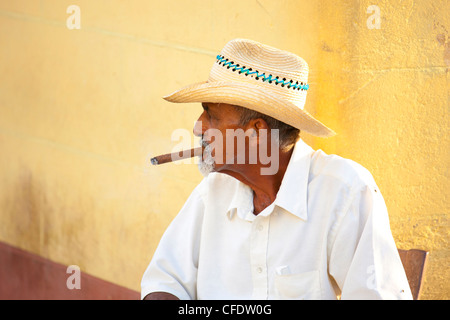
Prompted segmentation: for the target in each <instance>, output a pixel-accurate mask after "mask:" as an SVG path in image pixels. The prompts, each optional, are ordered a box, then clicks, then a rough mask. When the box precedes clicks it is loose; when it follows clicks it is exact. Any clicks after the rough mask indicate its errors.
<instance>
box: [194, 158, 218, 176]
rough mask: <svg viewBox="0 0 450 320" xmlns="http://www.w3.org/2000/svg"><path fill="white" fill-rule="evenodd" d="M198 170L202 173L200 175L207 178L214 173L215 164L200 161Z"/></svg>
mask: <svg viewBox="0 0 450 320" xmlns="http://www.w3.org/2000/svg"><path fill="white" fill-rule="evenodd" d="M198 170H199V171H200V173H201V174H202V175H203V176H204V177H207V176H208V175H209V174H210V173H211V172H214V171H215V169H214V163H211V164H210V163H206V162H203V161H200V162H199V163H198Z"/></svg>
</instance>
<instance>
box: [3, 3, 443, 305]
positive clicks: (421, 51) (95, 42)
mask: <svg viewBox="0 0 450 320" xmlns="http://www.w3.org/2000/svg"><path fill="white" fill-rule="evenodd" d="M71 4H76V5H78V6H79V7H80V9H81V11H80V13H81V15H80V17H81V29H79V30H77V29H74V30H69V29H68V28H67V25H66V19H67V18H68V17H69V16H70V14H68V13H66V9H67V7H68V6H69V5H71ZM372 4H375V5H377V6H378V7H379V8H380V14H381V23H380V29H369V28H368V26H367V23H366V21H367V19H368V18H369V17H370V16H371V14H370V13H367V12H366V10H367V7H369V6H370V5H372ZM448 12H450V6H449V2H448V1H446V0H440V1H438V0H435V1H427V0H420V1H419V0H417V1H413V0H409V1H356V0H353V1H331V0H327V1H307V0H276V1H275V0H270V1H269V0H256V1H250V0H226V1H224V0H221V1H218V0H196V1H192V0H190V1H187V0H177V1H174V0H173V1H167V0H166V1H154V0H151V1H148V0H139V1H138V0H132V1H119V0H103V1H101V0H84V1H75V0H70V1H65V0H41V1H38V0H15V1H8V0H0V48H1V50H0V74H1V77H0V154H1V157H0V175H1V179H0V221H1V223H0V241H4V242H7V243H9V244H13V245H15V246H18V247H20V248H23V249H26V250H29V251H31V252H34V253H37V254H39V255H41V256H43V257H45V258H48V259H51V260H53V261H56V262H60V263H63V264H67V265H69V264H76V265H78V266H80V268H81V270H82V271H84V272H87V273H90V274H92V275H95V276H97V277H100V278H103V279H105V280H108V281H112V282H114V283H117V284H120V285H123V286H126V287H129V288H131V289H135V290H139V283H140V278H141V276H142V273H143V271H144V270H145V268H146V266H147V264H148V262H149V259H150V258H151V255H152V253H153V251H154V249H155V248H156V245H157V244H158V241H159V239H160V237H161V234H162V232H163V231H164V230H165V228H166V226H167V225H168V223H169V222H170V221H171V220H172V218H173V217H174V216H175V215H176V213H177V212H178V210H179V209H180V208H181V206H182V205H183V203H184V201H185V199H186V198H187V196H188V195H189V194H190V192H191V191H192V189H193V188H194V187H195V185H196V184H197V183H198V182H199V181H200V179H201V176H200V174H199V173H198V172H197V168H196V166H195V165H174V164H171V165H165V166H161V167H150V165H149V158H150V155H155V154H159V153H165V152H167V151H170V150H172V148H173V147H174V146H175V145H176V144H177V143H178V142H179V141H171V134H172V132H173V130H175V129H177V128H185V129H188V130H191V128H192V125H193V123H194V121H195V120H196V118H197V116H198V115H199V112H200V110H201V108H200V107H199V105H195V104H193V105H185V106H182V105H172V104H170V103H168V102H165V101H164V100H162V99H161V97H162V96H163V95H165V94H168V93H170V92H171V91H172V90H175V89H177V88H178V87H180V86H182V85H185V84H189V83H191V82H195V81H201V80H203V79H206V78H207V75H208V72H209V68H210V67H211V66H212V64H213V61H214V57H215V55H216V54H217V52H218V51H220V49H221V48H222V47H223V45H224V44H225V43H226V42H227V41H228V40H230V39H232V38H235V37H244V38H250V39H254V40H257V41H261V42H264V43H267V44H270V45H273V46H276V47H279V48H282V49H285V50H289V51H292V52H295V53H297V54H299V55H300V56H302V57H303V58H305V60H306V61H308V63H309V65H310V69H311V70H310V72H311V74H310V84H311V86H310V90H309V91H308V92H309V93H308V94H309V96H308V102H307V109H308V110H309V111H311V112H312V113H313V114H315V115H316V116H317V117H318V118H319V119H321V120H323V121H324V122H325V123H326V124H328V125H329V126H330V127H332V128H333V129H334V130H335V131H337V132H338V136H336V137H335V138H331V139H328V140H324V139H315V138H313V137H310V136H306V135H305V136H304V138H305V140H306V141H307V142H308V143H310V144H311V145H313V146H314V147H315V148H321V149H323V150H325V151H326V152H328V153H337V154H339V155H342V156H344V157H349V158H351V159H354V160H356V161H357V162H359V163H361V164H362V165H364V166H365V167H367V168H368V169H369V170H370V171H371V172H372V173H373V175H374V177H375V179H376V180H377V182H378V184H379V187H380V189H381V191H382V192H383V194H384V197H385V200H386V203H387V206H388V209H389V212H390V219H391V227H392V232H393V234H394V237H395V239H396V241H397V244H398V246H399V247H402V248H405V249H408V248H421V249H426V250H429V251H430V257H429V267H428V272H427V274H426V278H425V284H424V292H423V296H422V297H423V298H424V299H449V298H450V288H449V281H448V280H449V272H448V265H449V261H450V259H449V258H450V257H449V250H448V238H449V229H448V218H447V213H448V207H449V202H448V191H447V190H449V188H450V185H449V173H448V169H447V165H448V162H449V159H450V156H449V139H448V136H447V133H448V131H449V119H448V112H449V106H448V100H449V98H448V97H449V95H448V94H449V92H448V90H449V86H448V77H449V73H448V67H449V64H450V62H449V60H450V52H449V51H450V40H449V32H448V30H450V18H449V15H448Z"/></svg>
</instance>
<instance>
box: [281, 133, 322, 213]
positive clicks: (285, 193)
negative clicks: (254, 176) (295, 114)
mask: <svg viewBox="0 0 450 320" xmlns="http://www.w3.org/2000/svg"><path fill="white" fill-rule="evenodd" d="M313 151H314V150H313V149H312V148H311V147H310V146H308V145H307V144H306V143H305V142H303V141H302V140H299V141H298V142H297V143H296V144H295V147H294V151H293V153H292V156H291V159H290V161H289V164H288V167H287V169H286V172H285V174H284V177H283V181H282V182H281V186H280V190H278V193H277V197H276V199H275V205H277V206H278V207H281V208H283V209H284V210H286V211H288V212H290V213H292V214H293V215H295V216H297V217H299V218H300V219H303V220H305V221H306V220H307V218H308V210H307V208H308V179H309V167H310V164H311V155H312V153H313Z"/></svg>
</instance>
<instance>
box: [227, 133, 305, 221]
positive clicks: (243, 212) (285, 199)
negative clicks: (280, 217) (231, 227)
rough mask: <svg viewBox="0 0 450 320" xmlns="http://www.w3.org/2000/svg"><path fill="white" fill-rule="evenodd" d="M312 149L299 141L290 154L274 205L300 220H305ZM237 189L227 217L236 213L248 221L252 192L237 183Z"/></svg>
mask: <svg viewBox="0 0 450 320" xmlns="http://www.w3.org/2000/svg"><path fill="white" fill-rule="evenodd" d="M312 152H313V149H312V148H311V147H310V146H308V145H307V144H306V143H304V142H303V141H302V140H299V141H298V142H297V143H296V144H295V146H294V151H293V152H292V156H291V159H290V160H289V164H288V167H287V169H286V172H285V174H284V177H283V181H282V182H281V186H280V190H278V193H277V197H276V199H275V201H274V204H275V205H276V206H278V207H280V208H282V209H284V210H286V211H288V212H290V213H291V214H293V215H295V216H297V217H299V218H300V219H303V220H305V221H306V220H307V217H308V214H307V208H308V203H307V196H308V193H307V191H308V178H309V167H310V163H311V154H312ZM237 184H238V186H237V188H236V191H235V193H234V195H233V198H232V199H231V201H230V205H229V206H228V210H227V215H228V218H229V219H232V218H233V216H234V214H235V213H237V214H238V216H239V217H240V218H242V219H245V220H249V218H248V217H249V213H251V212H252V211H253V191H252V189H251V188H250V187H249V186H247V185H245V184H244V183H242V182H240V181H237Z"/></svg>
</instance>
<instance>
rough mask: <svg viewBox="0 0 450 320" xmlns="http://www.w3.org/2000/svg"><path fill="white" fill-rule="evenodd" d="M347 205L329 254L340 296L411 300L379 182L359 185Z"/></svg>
mask: <svg viewBox="0 0 450 320" xmlns="http://www.w3.org/2000/svg"><path fill="white" fill-rule="evenodd" d="M346 207H347V208H348V210H346V212H344V214H343V215H342V217H341V219H340V221H339V220H338V227H337V228H336V232H335V236H334V239H333V240H334V241H333V242H332V246H331V250H330V256H329V273H330V275H331V276H332V277H333V278H334V280H335V281H336V283H337V285H338V286H339V288H340V290H341V299H412V294H411V290H410V288H409V284H408V280H407V278H406V274H405V271H404V269H403V265H402V262H401V260H400V256H399V254H398V250H397V247H396V245H395V242H394V239H393V237H392V233H391V230H390V226H389V217H388V213H387V209H386V205H385V202H384V199H383V197H382V195H381V194H380V191H379V190H378V188H377V187H376V185H366V186H363V187H360V188H357V190H355V192H353V195H351V196H350V197H349V202H348V205H347V206H346Z"/></svg>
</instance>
